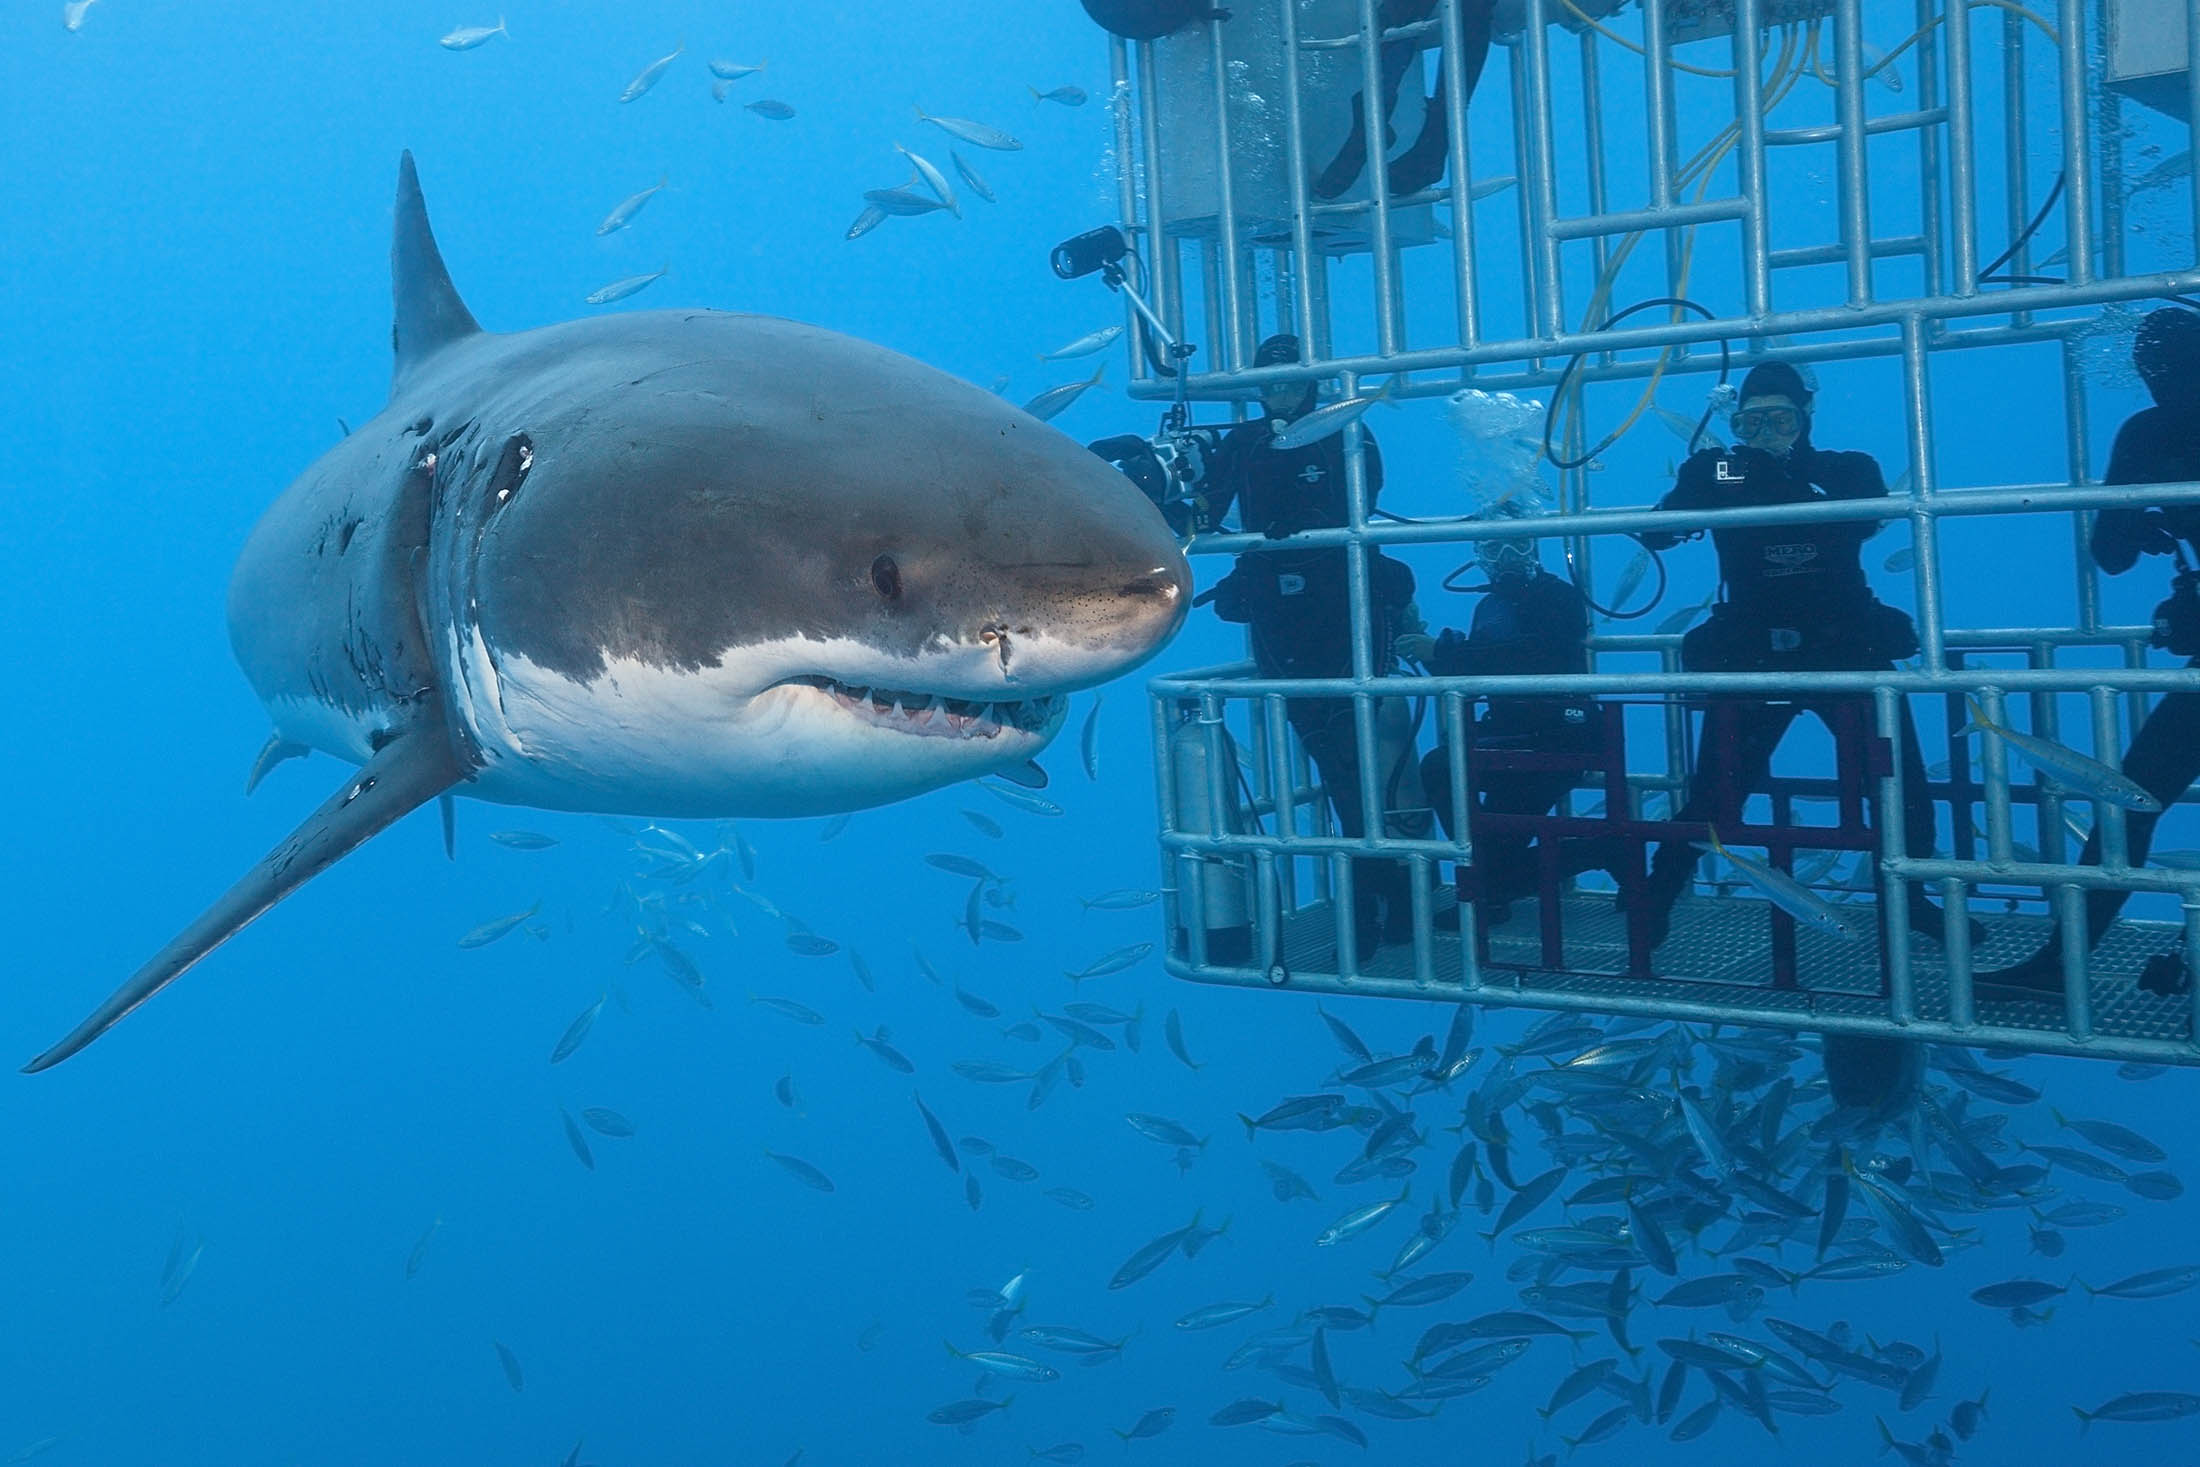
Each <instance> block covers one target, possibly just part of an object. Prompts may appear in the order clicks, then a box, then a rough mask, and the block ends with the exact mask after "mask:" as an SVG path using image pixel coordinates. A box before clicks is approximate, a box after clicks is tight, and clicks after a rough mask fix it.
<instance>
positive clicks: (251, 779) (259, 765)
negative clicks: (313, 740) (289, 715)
mask: <svg viewBox="0 0 2200 1467" xmlns="http://www.w3.org/2000/svg"><path fill="white" fill-rule="evenodd" d="M312 752H313V750H312V748H310V747H309V746H307V745H305V744H296V743H292V742H291V741H290V740H289V739H286V738H284V737H283V736H282V735H281V734H269V735H268V736H267V742H266V743H264V744H262V745H260V752H259V753H257V754H255V755H253V756H252V772H251V773H249V774H247V775H246V776H245V777H244V792H245V793H246V794H248V795H249V794H251V793H252V792H253V791H254V790H256V789H258V788H259V787H260V781H261V780H263V779H265V778H267V776H268V772H269V771H270V770H272V769H274V767H275V766H276V765H278V764H280V763H282V762H283V761H284V760H285V759H303V758H305V756H306V755H308V754H310V753H312Z"/></svg>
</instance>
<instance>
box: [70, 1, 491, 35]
mask: <svg viewBox="0 0 2200 1467" xmlns="http://www.w3.org/2000/svg"><path fill="white" fill-rule="evenodd" d="M93 3H94V0H68V3H67V4H65V5H63V6H62V7H61V28H62V29H63V30H65V31H67V32H68V33H69V34H70V35H72V36H73V35H75V34H76V33H77V32H78V31H80V30H82V29H84V12H86V11H87V10H90V9H91V8H92V5H93ZM499 24H502V22H499Z"/></svg>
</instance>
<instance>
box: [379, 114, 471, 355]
mask: <svg viewBox="0 0 2200 1467" xmlns="http://www.w3.org/2000/svg"><path fill="white" fill-rule="evenodd" d="M390 289H391V294H392V295H393V297H394V298H395V304H396V308H397V309H396V315H395V319H394V320H393V321H392V322H391V325H390V346H391V348H392V350H393V351H394V352H395V353H396V357H397V364H396V368H395V370H394V371H393V372H392V373H391V376H390V389H391V391H392V392H395V391H396V389H397V388H398V387H399V386H401V385H402V384H403V383H404V381H405V378H406V377H407V376H408V375H409V374H410V373H411V372H413V371H414V370H415V369H416V368H418V367H419V365H420V364H421V363H422V362H424V361H426V360H427V359H428V358H430V357H432V356H434V355H435V354H436V353H437V352H439V351H441V350H442V349H443V348H444V347H446V346H449V345H450V344H451V343H452V342H454V341H458V340H460V339H462V338H464V337H468V336H473V335H476V334H478V333H479V332H480V330H481V323H480V322H478V321H476V320H475V319H474V313H473V312H471V311H469V310H467V309H466V302H464V301H462V300H460V299H459V298H458V287H457V286H455V285H453V284H451V272H450V271H448V270H446V269H444V268H443V252H442V251H441V250H438V249H437V248H436V247H435V231H434V230H432V229H430V228H429V227H428V204H427V200H425V199H423V198H422V197H421V196H420V174H419V173H418V171H416V170H415V169H414V167H413V156H412V153H411V152H410V151H409V150H408V151H407V152H406V153H405V154H404V155H403V157H401V158H400V159H399V160H398V164H397V232H396V234H395V235H394V236H393V237H392V238H391V241H390Z"/></svg>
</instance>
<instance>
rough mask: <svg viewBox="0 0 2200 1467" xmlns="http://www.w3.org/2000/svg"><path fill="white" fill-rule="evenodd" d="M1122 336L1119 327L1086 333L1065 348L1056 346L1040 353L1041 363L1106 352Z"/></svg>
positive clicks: (1106, 327) (1102, 328) (1063, 360)
mask: <svg viewBox="0 0 2200 1467" xmlns="http://www.w3.org/2000/svg"><path fill="white" fill-rule="evenodd" d="M1122 334H1123V328H1122V327H1120V326H1103V327H1101V328H1100V329H1099V330H1098V331H1088V332H1086V333H1085V334H1084V335H1083V336H1080V337H1078V338H1077V339H1076V340H1075V341H1073V342H1071V343H1070V344H1069V345H1067V346H1058V347H1056V348H1055V349H1054V350H1052V351H1050V352H1045V353H1042V354H1041V355H1040V357H1039V360H1040V361H1042V362H1066V361H1069V360H1071V359H1073V358H1075V357H1089V356H1091V355H1092V354H1093V353H1094V352H1096V351H1106V350H1107V349H1108V348H1109V347H1111V346H1113V345H1115V339H1116V338H1117V337H1119V336H1121V335H1122Z"/></svg>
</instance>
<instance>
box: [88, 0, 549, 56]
mask: <svg viewBox="0 0 2200 1467" xmlns="http://www.w3.org/2000/svg"><path fill="white" fill-rule="evenodd" d="M68 8H69V9H70V10H73V11H75V12H76V14H77V17H78V19H79V21H81V20H82V18H83V14H84V12H85V11H87V10H89V9H91V0H84V3H83V4H82V5H71V6H69V7H68ZM69 29H70V30H72V31H73V30H75V29H76V27H75V26H73V25H72V26H70V27H69ZM510 34H511V32H510V31H507V30H506V29H505V28H504V17H503V16H501V15H500V16H498V17H497V23H496V24H495V25H462V26H460V27H459V28H458V29H457V30H455V31H452V32H451V33H450V34H449V35H447V36H445V37H444V38H443V39H442V40H440V41H437V42H436V44H437V45H438V46H441V47H442V48H443V49H444V50H446V51H471V50H473V49H474V47H476V46H478V45H480V44H481V43H482V42H483V41H486V40H488V39H489V38H490V37H491V36H508V35H510Z"/></svg>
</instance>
